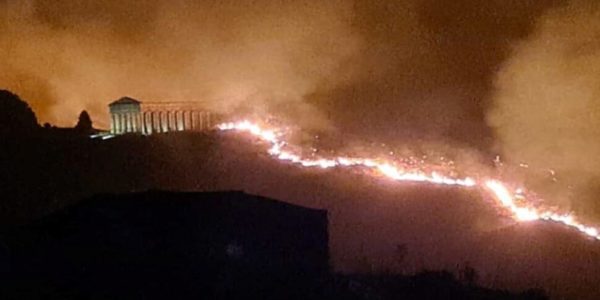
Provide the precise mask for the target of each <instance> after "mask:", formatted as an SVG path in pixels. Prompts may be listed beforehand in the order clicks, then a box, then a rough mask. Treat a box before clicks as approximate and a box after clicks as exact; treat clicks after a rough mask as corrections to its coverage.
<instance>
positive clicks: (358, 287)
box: [0, 192, 545, 300]
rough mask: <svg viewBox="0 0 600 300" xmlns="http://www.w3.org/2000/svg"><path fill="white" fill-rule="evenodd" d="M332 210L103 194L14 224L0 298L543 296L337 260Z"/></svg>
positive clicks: (185, 196)
mask: <svg viewBox="0 0 600 300" xmlns="http://www.w3.org/2000/svg"><path fill="white" fill-rule="evenodd" d="M327 225H328V220H327V213H326V212H325V211H322V210H314V209H308V208H303V207H298V206H294V205H290V204H286V203H283V202H278V201H275V200H270V199H267V198H262V197H258V196H252V195H248V194H244V193H241V192H222V193H169V192H146V193H138V194H129V195H120V196H116V195H104V196H97V197H95V198H92V199H89V200H88V201H84V202H81V203H79V204H78V205H75V206H72V207H69V208H67V209H65V210H63V211H61V212H58V213H54V214H53V215H50V216H47V217H45V218H43V219H41V220H39V221H37V222H35V223H33V224H30V225H27V226H21V227H18V228H13V229H12V230H9V231H6V232H4V234H3V236H2V240H3V241H4V242H3V244H1V245H0V246H1V247H0V299H61V300H62V299H286V300H287V299H357V300H358V299H364V300H366V299H382V300H383V299H544V298H545V295H544V293H543V292H541V291H536V290H532V291H527V292H525V293H510V292H506V291H496V290H490V289H485V288H481V287H477V286H476V285H474V284H472V283H470V282H466V283H465V282H461V281H459V280H457V279H456V278H455V277H454V276H453V275H452V274H451V273H448V272H423V273H421V274H417V275H415V276H401V275H393V274H380V275H377V274H364V275H341V274H334V273H332V272H331V271H330V270H329V255H328V253H329V252H328V233H327Z"/></svg>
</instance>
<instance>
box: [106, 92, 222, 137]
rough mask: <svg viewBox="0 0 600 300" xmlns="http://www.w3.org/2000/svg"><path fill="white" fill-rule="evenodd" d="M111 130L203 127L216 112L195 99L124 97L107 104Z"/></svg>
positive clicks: (208, 125) (144, 131) (149, 131)
mask: <svg viewBox="0 0 600 300" xmlns="http://www.w3.org/2000/svg"><path fill="white" fill-rule="evenodd" d="M108 107H109V111H110V118H111V123H110V124H111V126H110V132H111V133H112V134H125V133H141V134H153V133H161V132H172V131H203V130H208V129H210V128H212V126H214V121H215V116H214V114H212V113H211V112H208V111H206V110H205V109H203V108H202V107H201V106H200V105H199V104H198V103H195V102H155V103H153V102H144V103H142V102H141V101H138V100H135V99H133V98H129V97H123V98H121V99H119V100H117V101H114V102H112V103H111V104H109V105H108Z"/></svg>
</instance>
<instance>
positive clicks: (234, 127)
mask: <svg viewBox="0 0 600 300" xmlns="http://www.w3.org/2000/svg"><path fill="white" fill-rule="evenodd" d="M217 129H219V130H221V131H238V132H247V133H250V134H251V135H253V136H255V137H257V138H259V139H260V140H262V141H264V142H267V143H269V144H270V145H271V147H270V148H269V150H268V153H269V154H270V155H271V156H273V157H275V158H277V159H278V160H282V161H288V162H291V163H293V164H297V165H301V166H303V167H319V168H323V169H328V168H334V167H362V168H366V169H370V170H375V171H377V172H379V173H380V174H382V175H384V176H385V177H387V178H389V179H392V180H395V181H413V182H427V183H432V184H441V185H454V186H462V187H469V188H470V187H478V188H485V189H486V190H487V191H488V192H490V194H491V195H492V196H493V198H494V199H495V200H496V201H497V202H498V203H499V204H500V205H501V206H502V207H504V208H505V209H506V210H507V211H508V212H510V214H511V215H512V217H513V218H514V219H515V220H517V221H520V222H526V221H538V220H541V221H549V222H555V223H560V224H563V225H566V226H568V227H571V228H575V229H577V230H578V231H580V232H582V233H584V234H585V235H587V236H589V237H592V238H595V239H597V240H600V231H599V230H598V229H597V228H594V227H591V226H587V225H584V224H582V223H580V222H578V221H577V220H576V219H575V217H574V216H573V215H572V214H558V213H555V212H552V211H549V210H543V209H538V208H534V207H528V206H519V205H518V204H517V202H516V201H515V197H514V195H513V194H512V193H511V192H510V191H509V189H508V188H507V186H506V184H504V183H502V182H501V181H499V180H496V179H483V180H481V181H476V180H475V179H473V178H471V177H465V178H453V177H448V176H444V175H441V174H438V173H436V172H431V173H426V172H421V171H407V170H403V169H400V168H398V167H397V166H394V165H393V164H391V163H389V162H385V161H381V160H377V159H370V158H353V157H344V156H339V157H335V158H316V159H315V158H303V157H302V156H300V155H299V154H295V153H293V152H291V151H288V150H284V146H285V145H286V142H285V141H283V140H281V139H280V135H279V134H278V133H277V132H278V131H276V130H271V129H264V128H262V127H260V126H259V125H258V124H256V123H253V122H250V121H240V122H228V123H222V124H219V125H217Z"/></svg>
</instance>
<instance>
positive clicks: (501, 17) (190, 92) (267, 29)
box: [0, 0, 558, 148]
mask: <svg viewBox="0 0 600 300" xmlns="http://www.w3.org/2000/svg"><path fill="white" fill-rule="evenodd" d="M557 1H558V0H543V1H535V2H533V1H520V0H519V1H517V0H514V1H513V0H507V1H481V2H478V3H475V4H474V3H473V1H470V0H456V1H451V2H446V3H444V4H443V5H440V2H439V1H433V0H411V1H392V0H386V1H367V0H334V1H309V0H306V1H270V0H258V1H251V2H249V1H209V0H206V1H191V0H189V1H188V0H175V1H167V0H142V1H134V0H123V1H116V0H115V1H112V0H104V1H68V0H58V1H50V0H28V1H2V0H0V58H1V59H0V69H1V70H2V72H0V86H2V87H4V88H8V89H11V90H13V91H14V92H16V93H18V94H19V95H21V96H22V97H23V98H24V99H26V100H27V101H28V102H30V103H31V104H32V107H33V108H34V109H35V111H36V113H37V114H38V116H39V119H40V120H42V122H46V121H50V122H52V123H58V124H59V125H73V124H74V123H75V121H76V118H77V115H78V113H79V112H80V111H81V110H82V109H86V110H88V111H90V112H91V114H92V118H93V119H94V120H95V121H96V123H98V122H99V123H100V125H104V126H106V125H107V124H106V123H107V120H108V118H107V108H106V105H107V103H108V102H109V101H111V100H114V99H116V98H118V97H121V96H124V95H128V96H132V97H137V98H140V99H141V100H144V101H160V100H185V101H204V102H206V103H207V105H208V106H209V107H210V108H212V109H216V110H219V111H221V112H235V113H238V114H240V115H246V114H252V113H255V114H261V115H263V114H264V113H265V112H268V113H272V114H275V115H278V116H283V117H284V118H287V119H291V120H286V121H289V122H290V123H295V124H299V126H301V127H304V128H307V127H308V128H324V127H328V126H330V125H333V126H331V127H335V128H336V129H339V130H341V131H342V133H344V134H346V133H351V134H355V135H357V136H362V137H369V138H373V139H377V140H379V141H385V142H386V143H395V142H397V143H409V142H412V141H413V140H414V139H415V138H422V137H425V138H429V139H431V140H444V141H445V140H455V141H458V142H460V143H466V144H469V145H475V146H477V147H479V148H485V147H487V146H488V145H489V144H490V143H491V137H492V135H491V132H490V130H489V128H487V127H486V124H485V121H484V110H485V107H486V105H487V100H486V99H488V97H489V90H490V87H491V82H492V78H493V75H494V73H495V71H496V70H497V67H498V65H499V64H500V63H501V62H502V61H503V60H504V59H505V58H506V56H507V55H508V53H509V52H508V49H509V48H508V46H509V45H510V44H511V42H512V41H513V40H515V39H519V38H522V37H524V36H526V35H527V34H528V32H529V30H530V28H529V27H530V23H531V20H533V19H535V18H536V16H537V15H539V14H540V13H541V12H543V11H544V10H545V9H546V8H547V7H549V6H552V5H554V4H555V2H557ZM345 136H347V135H345Z"/></svg>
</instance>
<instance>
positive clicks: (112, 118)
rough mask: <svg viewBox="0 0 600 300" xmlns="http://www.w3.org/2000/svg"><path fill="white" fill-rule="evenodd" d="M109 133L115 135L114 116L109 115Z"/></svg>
mask: <svg viewBox="0 0 600 300" xmlns="http://www.w3.org/2000/svg"><path fill="white" fill-rule="evenodd" d="M110 133H112V134H114V133H115V115H114V114H110Z"/></svg>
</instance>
